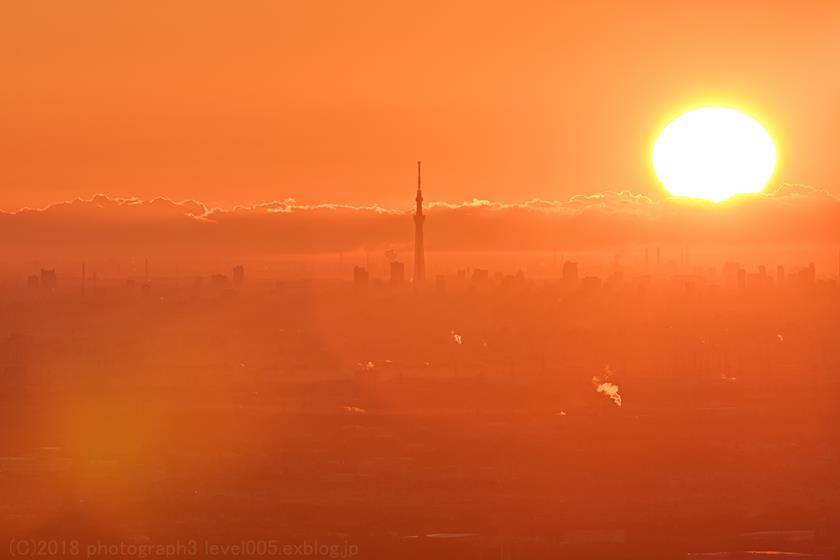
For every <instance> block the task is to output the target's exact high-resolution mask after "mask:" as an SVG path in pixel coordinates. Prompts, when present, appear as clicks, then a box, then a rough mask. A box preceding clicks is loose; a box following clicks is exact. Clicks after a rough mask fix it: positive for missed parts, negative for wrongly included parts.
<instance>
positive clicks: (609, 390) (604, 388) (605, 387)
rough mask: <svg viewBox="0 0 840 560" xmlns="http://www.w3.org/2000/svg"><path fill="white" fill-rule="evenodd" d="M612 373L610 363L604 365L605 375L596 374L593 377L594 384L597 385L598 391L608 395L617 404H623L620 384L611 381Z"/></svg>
mask: <svg viewBox="0 0 840 560" xmlns="http://www.w3.org/2000/svg"><path fill="white" fill-rule="evenodd" d="M612 375H613V371H612V369H610V366H609V365H606V366H604V376H603V377H598V376H597V375H596V376H595V377H593V378H592V384H593V385H595V390H596V391H598V392H599V393H603V394H605V395H607V396H608V397H609V398H610V399H611V400H612V402H614V403H615V404H616V405H617V406H621V393H619V392H618V385H616V384H615V383H610V381H609V379H610V377H612Z"/></svg>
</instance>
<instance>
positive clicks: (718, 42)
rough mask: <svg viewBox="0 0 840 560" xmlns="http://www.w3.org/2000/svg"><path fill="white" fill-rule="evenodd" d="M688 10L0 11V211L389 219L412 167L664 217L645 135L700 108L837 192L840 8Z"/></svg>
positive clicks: (160, 6)
mask: <svg viewBox="0 0 840 560" xmlns="http://www.w3.org/2000/svg"><path fill="white" fill-rule="evenodd" d="M453 4H457V6H453ZM577 4H581V6H578V5H577ZM697 4H698V5H697V6H693V5H692V6H689V5H688V4H687V3H680V2H670V1H667V2H614V3H598V2H586V3H577V2H575V3H572V2H530V3H528V2H506V3H501V2H476V3H467V2H457V3H453V2H428V1H425V2H417V3H409V2H357V1H354V2H350V1H346V2H339V1H334V2H316V1H312V2H217V1H210V0H205V1H201V2H163V1H154V2H150V1H144V2H133V3H130V2H94V1H90V2H83V3H77V2H64V1H54V2H38V1H33V2H7V3H4V5H3V7H2V8H0V56H2V59H3V63H2V73H0V81H2V83H0V130H2V135H0V185H2V197H0V208H2V209H6V210H11V209H16V208H19V207H21V206H27V205H28V206H41V205H45V204H47V203H50V202H55V201H58V200H64V199H68V198H72V197H76V196H84V197H89V196H91V195H93V194H95V193H98V192H104V193H108V194H110V195H113V196H139V197H142V198H152V197H154V196H166V197H169V198H172V199H176V200H178V199H184V198H194V199H197V200H201V201H202V202H204V203H206V204H209V205H220V206H230V205H234V204H253V203H256V202H260V201H266V200H274V199H285V198H287V197H294V198H296V199H297V200H298V201H300V202H302V203H320V202H340V203H351V204H359V203H379V204H383V205H385V206H397V207H402V206H409V205H410V204H411V198H412V192H411V191H412V187H413V173H414V166H413V165H414V164H413V162H414V161H415V160H416V159H418V158H419V159H423V160H424V161H425V162H426V177H427V185H428V193H427V198H428V199H430V200H450V201H458V200H464V199H471V198H473V197H478V198H484V199H490V200H495V201H502V202H512V201H522V200H527V199H530V198H532V197H541V198H545V199H564V198H566V197H568V196H570V195H573V194H576V193H590V192H596V191H601V190H604V189H631V190H633V191H634V192H640V193H644V194H648V195H652V196H660V195H661V190H660V188H659V187H658V186H657V185H656V183H655V181H654V179H653V176H652V172H651V170H650V164H649V155H648V154H649V150H650V144H651V142H652V140H653V137H654V135H655V134H656V132H657V131H658V128H659V127H661V126H662V125H663V124H664V121H665V120H666V119H668V118H669V117H672V116H674V115H675V113H677V112H678V111H680V110H681V109H683V108H686V107H688V106H691V105H693V104H697V103H704V102H710V101H711V102H715V101H718V102H728V103H734V104H735V105H736V106H738V107H740V108H742V109H744V110H746V111H747V112H750V113H752V114H753V115H754V116H756V117H757V118H759V120H761V121H762V122H763V123H764V124H766V125H767V127H768V128H769V129H770V131H771V133H772V134H773V135H774V137H775V139H776V141H777V143H778V145H779V150H780V167H779V169H778V171H777V174H776V177H775V178H774V182H775V183H782V182H796V183H806V184H810V185H813V186H816V187H820V188H824V189H827V190H829V191H832V192H838V191H840V185H838V177H840V158H838V157H837V149H838V148H837V147H838V146H840V33H837V30H838V29H840V4H838V3H837V2H767V1H766V0H761V1H758V0H752V1H744V2H707V3H697ZM699 4H704V5H703V6H702V7H701V6H699Z"/></svg>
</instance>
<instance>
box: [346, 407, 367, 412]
mask: <svg viewBox="0 0 840 560" xmlns="http://www.w3.org/2000/svg"><path fill="white" fill-rule="evenodd" d="M344 412H346V413H347V414H367V410H365V409H364V408H359V407H358V406H345V407H344Z"/></svg>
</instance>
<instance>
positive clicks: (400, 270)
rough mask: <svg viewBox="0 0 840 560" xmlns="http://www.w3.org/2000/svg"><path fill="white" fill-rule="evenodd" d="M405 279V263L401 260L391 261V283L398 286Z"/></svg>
mask: <svg viewBox="0 0 840 560" xmlns="http://www.w3.org/2000/svg"><path fill="white" fill-rule="evenodd" d="M404 281H405V264H404V263H401V262H399V261H393V262H391V284H393V285H395V286H398V285H400V284H402V283H403V282H404Z"/></svg>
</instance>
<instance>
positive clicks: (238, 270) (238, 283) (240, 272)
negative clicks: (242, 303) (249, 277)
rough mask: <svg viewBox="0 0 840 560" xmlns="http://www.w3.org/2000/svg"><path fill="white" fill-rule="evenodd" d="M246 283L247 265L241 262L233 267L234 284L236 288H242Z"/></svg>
mask: <svg viewBox="0 0 840 560" xmlns="http://www.w3.org/2000/svg"><path fill="white" fill-rule="evenodd" d="M244 283H245V267H244V266H242V265H241V264H240V265H237V266H235V267H233V286H234V287H236V288H241V287H242V285H243V284H244Z"/></svg>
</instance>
